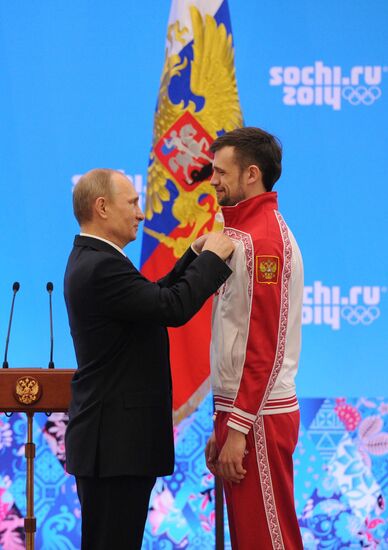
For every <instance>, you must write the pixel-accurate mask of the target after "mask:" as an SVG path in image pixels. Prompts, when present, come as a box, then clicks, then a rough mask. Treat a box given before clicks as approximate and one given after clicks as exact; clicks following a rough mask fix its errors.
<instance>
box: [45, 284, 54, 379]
mask: <svg viewBox="0 0 388 550" xmlns="http://www.w3.org/2000/svg"><path fill="white" fill-rule="evenodd" d="M46 290H47V292H48V294H49V308H50V361H49V364H48V368H49V369H53V368H54V361H53V353H54V332H53V305H52V299H51V294H52V292H53V290H54V285H53V283H51V282H48V283H47V285H46Z"/></svg>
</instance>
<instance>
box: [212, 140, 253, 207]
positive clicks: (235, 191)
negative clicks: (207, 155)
mask: <svg viewBox="0 0 388 550" xmlns="http://www.w3.org/2000/svg"><path fill="white" fill-rule="evenodd" d="M210 183H211V185H212V186H213V187H214V189H215V191H216V194H217V201H218V204H219V205H220V206H234V205H235V204H237V203H238V202H241V201H243V200H244V199H245V198H246V195H245V188H244V173H243V172H241V169H240V166H239V165H238V164H237V162H236V159H235V156H234V147H232V146H226V147H223V148H222V149H219V150H218V151H216V152H215V153H214V160H213V176H212V179H211V180H210Z"/></svg>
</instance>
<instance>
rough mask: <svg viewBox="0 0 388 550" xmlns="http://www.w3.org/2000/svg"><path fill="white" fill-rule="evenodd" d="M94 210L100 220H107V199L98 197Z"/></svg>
mask: <svg viewBox="0 0 388 550" xmlns="http://www.w3.org/2000/svg"><path fill="white" fill-rule="evenodd" d="M94 210H95V212H96V214H97V216H99V217H100V218H103V219H104V220H105V219H106V218H107V215H106V201H105V197H97V199H96V200H95V201H94Z"/></svg>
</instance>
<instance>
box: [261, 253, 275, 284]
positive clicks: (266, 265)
mask: <svg viewBox="0 0 388 550" xmlns="http://www.w3.org/2000/svg"><path fill="white" fill-rule="evenodd" d="M278 279H279V258H278V257H277V256H266V255H264V256H256V281H257V282H258V283H263V284H267V285H270V284H277V282H278Z"/></svg>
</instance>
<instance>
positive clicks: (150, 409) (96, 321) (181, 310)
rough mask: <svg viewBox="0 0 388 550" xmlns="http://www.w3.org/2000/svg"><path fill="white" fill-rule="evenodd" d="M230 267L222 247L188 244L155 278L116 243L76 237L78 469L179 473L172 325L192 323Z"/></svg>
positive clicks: (74, 447) (71, 271)
mask: <svg viewBox="0 0 388 550" xmlns="http://www.w3.org/2000/svg"><path fill="white" fill-rule="evenodd" d="M230 273H231V271H230V269H229V268H228V267H227V265H226V264H225V262H223V261H222V260H221V259H220V258H219V257H218V256H217V255H216V254H213V253H212V252H208V251H205V252H203V253H202V254H200V255H199V256H196V255H195V254H194V252H193V251H192V250H191V249H189V250H188V251H187V252H186V254H185V255H184V256H183V257H182V258H181V259H180V260H179V261H178V262H177V264H176V265H175V267H174V269H173V270H172V271H171V272H170V273H169V274H168V275H167V276H166V277H164V278H163V279H161V280H160V281H158V282H157V283H151V282H150V281H148V280H147V279H146V278H145V277H143V275H142V274H141V273H140V272H139V271H138V270H137V269H136V268H135V267H134V266H133V264H132V263H131V261H130V260H129V259H128V258H126V257H124V256H123V255H122V254H121V253H120V252H119V251H118V250H116V249H115V248H113V247H112V246H110V245H109V244H107V243H104V242H103V241H100V240H98V239H94V238H91V237H83V236H77V237H76V238H75V241H74V248H73V250H72V252H71V254H70V257H69V260H68V264H67V268H66V273H65V289H64V290H65V300H66V306H67V311H68V315H69V324H70V329H71V334H72V337H73V341H74V347H75V352H76V356H77V363H78V369H77V371H76V373H75V375H74V379H73V381H72V400H71V404H70V411H69V416H70V422H69V425H68V427H67V432H66V457H67V471H68V472H69V473H72V474H75V475H78V476H93V475H98V476H100V477H105V476H117V475H147V476H161V475H167V474H170V473H172V471H173V465H174V446H173V432H172V404H171V375H170V363H169V344H168V334H167V330H166V328H165V327H166V326H179V325H182V324H184V323H186V322H187V321H188V320H189V319H190V318H191V317H192V316H193V315H194V314H195V313H196V312H197V311H198V310H199V309H200V308H201V306H202V304H203V303H204V302H205V301H206V299H207V298H208V297H209V296H211V295H212V294H213V293H214V292H215V291H216V290H217V288H218V287H219V286H221V284H223V282H224V281H225V280H226V279H227V278H228V276H229V275H230Z"/></svg>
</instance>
